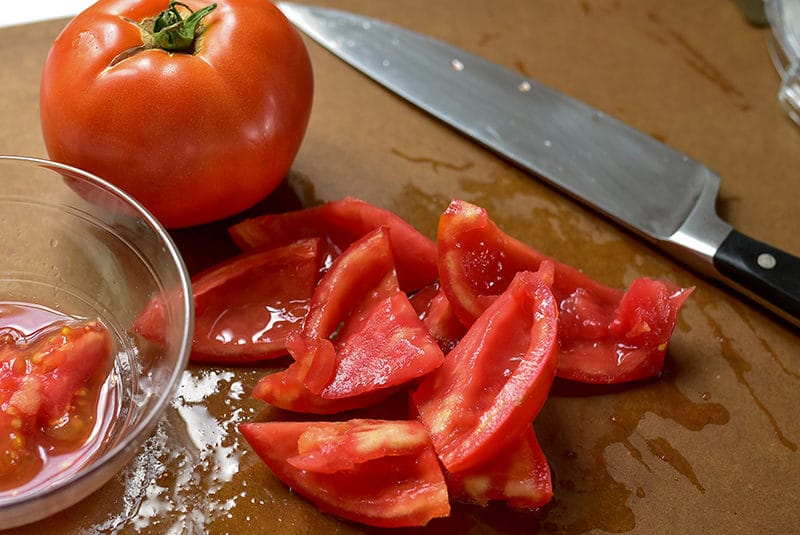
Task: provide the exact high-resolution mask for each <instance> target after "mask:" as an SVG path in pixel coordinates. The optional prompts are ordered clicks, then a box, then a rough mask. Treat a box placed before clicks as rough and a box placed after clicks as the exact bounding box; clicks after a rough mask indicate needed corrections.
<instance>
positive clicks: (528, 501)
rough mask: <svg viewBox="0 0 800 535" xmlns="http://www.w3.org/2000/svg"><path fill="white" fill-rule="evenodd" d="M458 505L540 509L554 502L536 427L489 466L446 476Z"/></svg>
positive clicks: (547, 469)
mask: <svg viewBox="0 0 800 535" xmlns="http://www.w3.org/2000/svg"><path fill="white" fill-rule="evenodd" d="M445 478H446V480H447V490H448V492H449V493H450V498H451V499H452V500H455V501H461V502H466V503H475V504H478V505H487V504H488V503H489V502H494V501H501V502H503V503H505V504H506V505H507V506H508V507H513V508H518V509H538V508H540V507H542V506H544V505H546V504H547V503H548V502H550V500H551V499H552V498H553V482H552V477H551V475H550V465H549V463H548V462H547V458H546V457H545V454H544V452H543V451H542V448H541V446H540V445H539V441H538V440H537V439H536V433H535V432H534V430H533V427H530V428H528V429H527V430H526V431H525V433H524V434H523V436H522V437H520V438H518V439H517V440H515V441H514V442H512V443H511V444H509V445H508V446H506V448H505V449H503V450H500V451H498V452H496V453H495V455H494V456H493V457H492V458H491V459H490V460H489V461H488V462H486V463H485V464H482V465H479V466H476V467H474V468H471V469H469V470H465V471H463V472H458V473H454V474H453V473H447V474H445Z"/></svg>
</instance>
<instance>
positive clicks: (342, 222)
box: [229, 197, 438, 292]
mask: <svg viewBox="0 0 800 535" xmlns="http://www.w3.org/2000/svg"><path fill="white" fill-rule="evenodd" d="M378 227H387V228H388V229H389V234H390V237H391V248H392V255H393V257H394V263H395V267H396V270H397V278H398V280H399V281H400V288H401V289H403V291H405V292H413V291H416V290H419V289H421V288H423V287H424V286H426V285H428V284H430V283H432V282H433V281H434V280H436V278H437V277H438V268H437V264H436V244H435V243H434V242H433V241H432V240H431V239H430V238H428V237H427V236H425V235H424V234H422V233H420V232H419V231H418V230H417V229H415V228H414V227H413V226H411V225H410V224H409V223H407V222H406V221H405V220H403V219H402V218H401V217H400V216H398V215H397V214H394V213H393V212H390V211H389V210H386V209H384V208H380V207H378V206H375V205H372V204H370V203H368V202H366V201H362V200H360V199H356V198H353V197H345V198H344V199H340V200H337V201H330V202H327V203H325V204H322V205H319V206H314V207H311V208H305V209H302V210H295V211H292V212H286V213H282V214H265V215H262V216H259V217H255V218H251V219H246V220H244V221H242V222H240V223H237V224H235V225H233V226H232V227H231V228H230V229H229V231H230V234H231V237H232V238H233V240H234V242H236V244H238V245H239V247H241V248H243V249H249V248H252V247H265V246H273V247H274V246H276V245H282V244H285V243H288V242H289V241H294V240H296V239H299V238H311V237H321V238H323V239H325V241H326V243H327V244H328V245H329V248H328V250H329V251H330V252H331V256H332V257H335V256H336V255H338V254H340V253H341V252H342V251H344V250H345V249H346V248H347V247H349V246H350V245H351V244H352V243H353V242H354V241H356V240H358V239H360V238H362V237H363V236H365V235H367V234H369V233H370V232H372V231H373V230H375V229H376V228H378Z"/></svg>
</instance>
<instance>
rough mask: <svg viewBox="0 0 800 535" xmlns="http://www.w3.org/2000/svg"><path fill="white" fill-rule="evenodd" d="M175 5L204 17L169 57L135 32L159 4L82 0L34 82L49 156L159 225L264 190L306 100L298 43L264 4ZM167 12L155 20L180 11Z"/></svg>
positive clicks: (295, 137)
mask: <svg viewBox="0 0 800 535" xmlns="http://www.w3.org/2000/svg"><path fill="white" fill-rule="evenodd" d="M184 1H185V4H186V6H188V7H189V8H191V9H192V10H194V11H195V12H197V13H200V14H201V15H204V16H202V18H200V20H199V24H198V25H197V27H196V28H197V34H199V37H197V38H196V39H194V33H192V34H191V35H189V37H188V43H186V44H188V48H186V49H184V50H178V51H167V50H165V49H162V48H160V47H159V46H158V45H153V44H152V43H151V41H152V39H151V38H150V37H151V35H152V32H151V34H150V35H148V34H147V32H143V31H142V30H141V28H140V26H147V24H148V20H149V21H152V20H153V19H155V18H157V17H158V16H159V14H160V13H161V12H163V11H165V10H167V8H168V2H167V0H100V1H99V2H97V3H95V4H94V5H92V6H90V7H88V8H87V9H86V10H85V11H83V12H82V13H80V14H79V15H78V16H76V17H75V18H74V19H73V20H72V21H71V22H70V23H69V24H68V25H67V26H66V27H65V28H64V29H63V31H62V32H61V34H60V35H59V36H58V38H57V39H56V40H55V42H54V43H53V45H52V48H51V50H50V53H49V55H48V56H47V60H46V62H45V66H44V71H43V73H42V79H41V86H40V112H41V125H42V133H43V135H44V140H45V144H46V147H47V151H48V153H49V155H50V157H51V158H52V159H53V160H57V161H60V162H64V163H67V164H71V165H74V166H77V167H80V168H83V169H85V170H87V171H89V172H91V173H94V174H96V175H99V176H101V177H103V178H105V179H107V180H109V181H110V182H113V183H115V184H116V185H118V186H120V187H121V188H122V189H124V190H126V191H127V192H129V193H130V194H132V195H133V196H134V197H136V198H137V199H138V200H139V201H141V202H142V203H143V204H144V205H145V207H147V208H148V209H149V210H150V211H151V212H152V213H153V214H154V215H155V216H156V217H157V218H159V219H160V221H161V222H162V223H163V224H164V225H166V226H168V227H183V226H190V225H196V224H199V223H205V222H208V221H213V220H216V219H220V218H223V217H226V216H230V215H232V214H235V213H238V212H240V211H242V210H243V209H245V208H248V207H250V206H252V205H254V204H255V203H256V202H258V201H259V200H261V199H262V198H264V197H265V196H266V195H267V194H269V193H270V192H271V191H272V190H273V189H274V188H275V187H276V186H277V185H278V184H279V183H280V181H281V180H282V179H283V178H284V176H285V175H286V173H287V171H288V169H289V167H290V165H291V163H292V161H293V159H294V157H295V155H296V153H297V151H298V149H299V147H300V143H301V141H302V139H303V136H304V134H305V129H306V125H307V123H308V118H309V114H310V110H311V101H312V94H313V77H312V70H311V63H310V61H309V57H308V53H307V51H306V48H305V45H304V44H303V41H302V38H301V37H300V35H299V33H298V32H297V31H296V30H295V29H294V28H293V27H292V25H291V24H290V23H289V22H288V21H287V19H286V18H285V17H284V16H283V14H282V13H281V12H280V11H279V10H278V9H277V8H276V7H275V6H274V5H273V4H271V3H270V2H265V1H264V0H217V2H216V7H215V8H213V9H211V11H210V12H205V11H203V8H204V7H206V6H208V3H207V2H205V1H201V0H184ZM169 6H170V8H171V10H172V11H170V10H167V17H168V18H169V17H172V19H173V20H172V21H167V23H169V22H177V21H176V20H174V19H175V13H176V12H177V13H178V14H179V16H181V17H182V18H186V19H189V18H190V15H189V14H188V10H186V9H185V8H184V7H182V6H181V4H180V3H179V4H177V5H174V6H173V4H169ZM162 20H163V19H162ZM176 26H178V27H183V28H188V29H190V30H191V25H190V24H176Z"/></svg>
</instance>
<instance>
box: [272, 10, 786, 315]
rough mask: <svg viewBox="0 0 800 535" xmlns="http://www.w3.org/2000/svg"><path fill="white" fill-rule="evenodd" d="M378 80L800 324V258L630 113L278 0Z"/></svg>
mask: <svg viewBox="0 0 800 535" xmlns="http://www.w3.org/2000/svg"><path fill="white" fill-rule="evenodd" d="M277 5H278V7H279V8H280V9H281V10H282V11H283V13H284V14H285V15H286V17H287V18H288V19H289V20H290V21H292V23H293V24H294V25H295V26H297V27H298V28H299V29H300V30H301V31H303V32H304V33H305V34H307V35H308V36H309V37H311V38H312V39H314V40H315V41H317V42H318V43H319V44H321V45H322V46H323V47H325V48H327V49H328V50H330V51H331V52H333V53H334V54H335V55H337V56H339V57H340V58H341V59H343V60H344V61H346V62H347V63H349V64H351V65H352V66H353V67H355V68H356V69H358V70H360V71H361V72H363V73H364V74H366V75H367V76H369V77H370V78H372V79H374V80H375V81H377V82H378V83H380V84H382V85H383V86H385V87H387V88H388V89H390V90H392V91H394V92H395V93H397V94H398V95H400V96H401V97H403V98H405V99H406V100H408V101H409V102H411V103H413V104H415V105H416V106H418V107H420V108H422V109H423V110H425V111H427V112H428V113H430V114H431V115H433V116H435V117H437V118H438V119H440V120H442V121H444V122H445V123H447V124H449V125H450V126H452V127H454V128H455V129H457V130H459V131H461V132H462V133H464V134H466V135H467V136H469V137H471V138H473V139H474V140H476V141H478V142H480V143H481V144H483V145H484V146H485V147H487V148H489V149H491V150H493V151H495V152H496V153H497V154H499V155H501V156H503V157H505V158H507V159H508V160H510V161H511V162H513V163H515V164H517V165H518V166H520V167H521V168H523V169H525V170H527V171H529V172H531V173H533V174H535V175H537V176H538V177H540V178H542V179H545V180H546V181H548V182H550V183H551V184H552V185H554V186H556V187H558V188H559V189H561V190H563V191H565V192H566V193H568V194H570V195H572V196H573V197H575V198H577V199H579V200H580V201H583V202H585V203H587V204H588V205H590V206H592V207H594V208H595V209H597V210H599V211H601V212H602V213H604V214H605V215H607V216H609V217H610V218H612V219H614V220H616V221H617V222H618V223H620V224H622V225H624V226H625V227H627V228H629V229H631V230H633V231H635V232H637V233H638V234H640V235H642V236H643V237H645V238H646V239H648V240H650V241H651V242H653V243H655V244H657V245H658V246H660V247H662V248H663V249H665V250H666V251H667V252H669V253H671V254H672V255H674V256H676V257H678V258H679V259H680V260H683V261H684V262H686V263H687V264H689V265H690V266H691V267H693V268H695V269H698V270H700V271H701V272H703V273H704V274H706V275H710V276H712V277H714V278H716V279H719V280H720V281H722V282H724V283H726V284H728V285H730V286H731V287H733V288H735V289H737V290H739V291H740V292H742V293H744V294H745V295H747V296H749V297H751V298H752V299H754V300H756V301H758V302H759V303H761V304H763V305H765V306H766V307H767V308H769V309H770V310H772V311H773V312H776V313H777V314H779V315H780V316H781V317H783V318H785V319H787V320H789V321H790V322H791V323H793V324H794V325H796V326H797V325H800V258H797V257H795V256H792V255H790V254H788V253H787V252H785V251H781V250H779V249H777V248H775V247H772V246H770V245H767V244H765V243H762V242H760V241H757V240H755V239H752V238H750V237H748V236H745V235H744V234H742V233H741V232H739V231H737V230H735V229H734V228H733V227H732V226H731V225H729V224H728V223H726V222H725V221H723V220H722V219H720V217H719V216H718V215H717V213H716V208H715V203H716V198H717V193H718V190H719V177H718V176H717V175H716V174H715V173H714V172H713V171H711V170H710V169H708V168H707V167H705V166H704V165H702V164H701V163H699V162H697V161H695V160H692V159H691V158H689V157H687V156H685V155H683V154H681V153H679V152H677V151H675V150H673V149H672V148H670V147H668V146H667V145H665V144H663V143H660V142H659V141H657V140H655V139H653V138H651V137H648V136H647V135H645V134H643V133H641V132H639V131H637V130H634V129H633V128H631V127H629V126H627V125H625V124H623V123H621V122H620V121H618V120H616V119H614V118H612V117H610V116H608V115H606V114H604V113H602V112H600V111H597V110H594V109H592V108H590V107H589V106H587V105H585V104H583V103H581V102H579V101H577V100H574V99H572V98H570V97H568V96H566V95H563V94H561V93H558V92H556V91H554V90H552V89H550V88H548V87H546V86H544V85H542V84H540V83H538V82H536V81H534V80H532V79H530V78H527V77H525V76H523V75H520V74H518V73H516V72H514V71H512V70H510V69H506V68H504V67H502V66H499V65H496V64H494V63H491V62H489V61H487V60H485V59H483V58H480V57H478V56H475V55H473V54H471V53H468V52H466V51H464V50H460V49H458V48H455V47H452V46H450V45H448V44H446V43H443V42H441V41H437V40H435V39H433V38H431V37H428V36H425V35H421V34H418V33H414V32H411V31H409V30H406V29H403V28H400V27H398V26H395V25H392V24H388V23H386V22H382V21H379V20H376V19H372V18H368V17H363V16H360V15H356V14H352V13H346V12H343V11H338V10H334V9H326V8H319V7H311V6H306V5H300V4H294V3H291V2H278V3H277Z"/></svg>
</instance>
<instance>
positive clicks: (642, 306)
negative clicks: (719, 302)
mask: <svg viewBox="0 0 800 535" xmlns="http://www.w3.org/2000/svg"><path fill="white" fill-rule="evenodd" d="M692 290H693V289H692V288H688V289H681V288H677V287H675V286H673V285H671V284H669V283H666V282H662V281H656V280H652V279H649V278H640V279H636V280H634V281H633V282H632V283H631V286H630V288H629V289H628V291H627V292H626V293H625V294H624V295H623V296H622V299H620V302H619V304H618V305H617V307H616V308H615V309H614V310H613V316H612V317H611V318H610V320H609V322H608V323H607V331H606V333H604V334H605V336H603V337H593V336H590V335H587V334H586V333H583V334H582V333H581V331H582V330H583V328H584V326H582V325H580V324H578V325H576V323H577V321H578V319H579V318H580V317H581V316H582V314H581V313H576V314H575V315H568V314H563V315H562V317H563V318H565V319H564V320H562V322H561V326H562V332H567V333H569V334H567V335H562V336H561V349H560V352H559V356H558V375H559V376H560V377H563V378H566V379H572V380H576V381H583V382H589V383H602V382H607V383H612V382H613V383H619V382H624V381H634V380H637V379H645V378H648V377H655V376H657V375H658V374H660V373H661V370H662V368H663V366H664V358H665V356H666V353H667V344H668V342H669V339H670V337H671V336H672V331H673V328H674V326H675V324H676V323H677V320H678V313H679V312H680V308H681V306H682V305H683V303H684V301H686V299H687V298H688V297H689V295H690V294H691V293H692ZM583 298H584V296H583V295H581V294H579V293H578V292H576V293H575V294H573V296H571V297H570V298H569V299H568V300H565V302H563V303H562V311H563V310H570V309H571V310H575V309H580V308H581V307H583V306H593V305H584V304H582V303H581V302H580V301H581V300H582V299H583ZM568 321H569V322H570V324H569V325H567V322H568ZM598 340H600V341H601V342H600V343H598Z"/></svg>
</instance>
